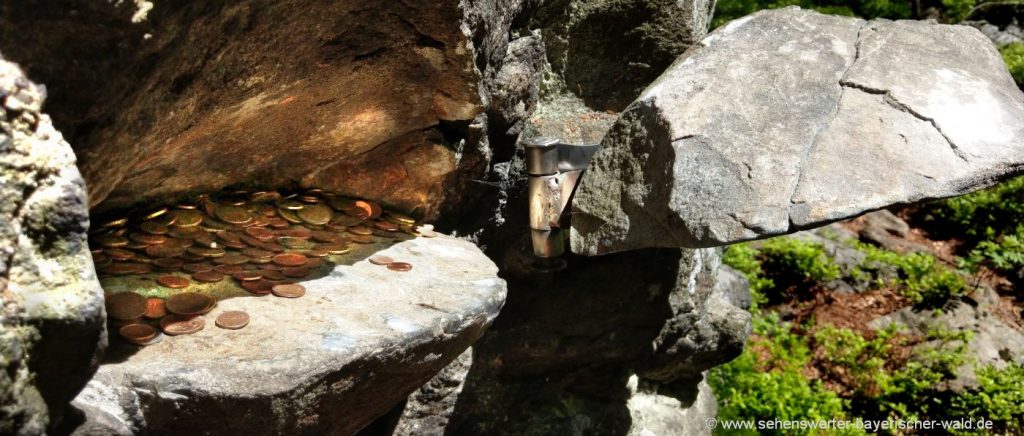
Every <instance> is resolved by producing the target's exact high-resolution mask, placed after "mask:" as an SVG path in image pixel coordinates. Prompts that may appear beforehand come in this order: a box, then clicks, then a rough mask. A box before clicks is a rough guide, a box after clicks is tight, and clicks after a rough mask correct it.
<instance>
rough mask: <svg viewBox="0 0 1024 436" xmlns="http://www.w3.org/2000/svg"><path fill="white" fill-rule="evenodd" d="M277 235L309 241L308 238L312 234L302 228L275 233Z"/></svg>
mask: <svg viewBox="0 0 1024 436" xmlns="http://www.w3.org/2000/svg"><path fill="white" fill-rule="evenodd" d="M277 235H278V236H288V237H291V238H298V239H309V238H311V237H313V232H311V231H309V230H306V229H303V228H294V229H287V230H281V231H279V232H277Z"/></svg>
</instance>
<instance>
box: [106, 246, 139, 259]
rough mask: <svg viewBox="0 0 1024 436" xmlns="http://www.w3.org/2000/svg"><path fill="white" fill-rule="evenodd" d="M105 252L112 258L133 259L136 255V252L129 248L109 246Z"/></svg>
mask: <svg viewBox="0 0 1024 436" xmlns="http://www.w3.org/2000/svg"><path fill="white" fill-rule="evenodd" d="M103 254H106V255H107V256H109V257H110V258H111V259H114V260H121V261H124V260H131V259H132V258H134V257H135V253H132V252H131V251H128V250H122V249H120V248H108V249H106V250H103Z"/></svg>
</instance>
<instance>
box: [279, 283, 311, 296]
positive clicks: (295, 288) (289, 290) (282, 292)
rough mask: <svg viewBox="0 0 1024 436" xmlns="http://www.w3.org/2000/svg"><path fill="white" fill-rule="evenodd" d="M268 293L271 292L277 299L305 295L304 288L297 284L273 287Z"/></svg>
mask: <svg viewBox="0 0 1024 436" xmlns="http://www.w3.org/2000/svg"><path fill="white" fill-rule="evenodd" d="M270 292H273V293H274V295H276V296H278V297H283V298H299V297H301V296H303V295H306V287H305V286H302V285H300V284H297V283H291V284H282V285H274V287H273V288H271V289H270Z"/></svg>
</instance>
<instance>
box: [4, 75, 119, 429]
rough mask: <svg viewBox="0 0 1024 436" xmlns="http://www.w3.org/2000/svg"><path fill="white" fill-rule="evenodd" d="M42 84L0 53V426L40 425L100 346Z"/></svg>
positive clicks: (82, 246)
mask: <svg viewBox="0 0 1024 436" xmlns="http://www.w3.org/2000/svg"><path fill="white" fill-rule="evenodd" d="M45 98H46V89H45V88H43V87H41V86H39V85H36V84H34V83H32V82H30V81H29V80H28V79H26V77H25V75H24V74H23V73H22V71H21V69H20V68H18V66H16V65H15V64H12V63H10V62H7V61H5V60H3V58H0V404H2V407H0V434H27V435H30V434H42V433H45V432H46V431H47V427H48V426H50V427H54V426H56V425H57V424H58V423H59V422H60V420H61V418H62V417H63V415H64V410H65V409H66V408H67V403H68V401H70V400H71V398H73V397H74V396H75V394H77V393H78V391H79V390H80V389H81V388H82V386H84V385H85V383H86V381H88V380H89V377H90V376H91V375H92V373H93V371H94V370H95V362H94V361H95V359H96V356H97V355H98V353H100V352H101V351H102V350H103V348H104V347H105V346H106V340H107V338H106V329H105V328H104V318H105V315H104V309H103V290H102V289H100V284H99V282H98V281H97V280H96V273H95V271H94V269H93V264H92V257H91V255H90V253H89V248H88V246H87V245H86V232H87V230H88V228H89V215H88V209H87V202H86V196H85V187H84V186H83V184H82V177H81V176H80V175H79V173H78V169H77V168H76V167H75V155H74V154H73V153H72V152H71V147H70V146H69V145H68V143H67V142H65V141H64V138H63V137H62V136H61V134H60V132H58V131H57V130H55V129H54V128H53V125H52V124H51V122H50V117H49V116H47V115H45V114H43V113H42V111H41V108H42V106H43V100H44V99H45Z"/></svg>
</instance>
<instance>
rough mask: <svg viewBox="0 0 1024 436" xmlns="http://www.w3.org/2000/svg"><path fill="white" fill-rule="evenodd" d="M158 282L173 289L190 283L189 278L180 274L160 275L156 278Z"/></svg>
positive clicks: (184, 286)
mask: <svg viewBox="0 0 1024 436" xmlns="http://www.w3.org/2000/svg"><path fill="white" fill-rule="evenodd" d="M156 282H157V283H158V284H159V285H160V286H163V287H166V288H171V289H181V288H187V287H188V285H189V281H188V279H186V278H184V277H178V276H160V277H158V278H157V279H156Z"/></svg>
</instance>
